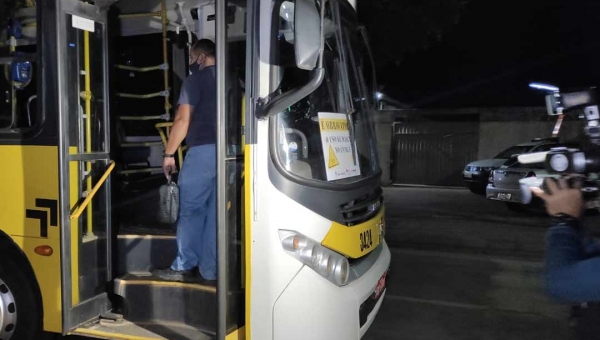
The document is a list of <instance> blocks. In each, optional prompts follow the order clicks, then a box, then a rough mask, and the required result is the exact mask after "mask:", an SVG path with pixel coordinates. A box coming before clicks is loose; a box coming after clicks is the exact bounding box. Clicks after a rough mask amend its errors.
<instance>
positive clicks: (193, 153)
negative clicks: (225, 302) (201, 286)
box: [171, 144, 217, 280]
mask: <svg viewBox="0 0 600 340" xmlns="http://www.w3.org/2000/svg"><path fill="white" fill-rule="evenodd" d="M216 175H217V163H216V146H215V145H214V144H210V145H200V146H194V147H192V148H190V149H189V150H188V152H187V154H186V156H185V160H184V161H183V167H182V169H181V173H180V174H179V183H178V185H179V195H180V196H179V221H178V225H177V248H178V253H177V258H176V259H175V261H173V264H172V265H171V269H173V270H188V269H192V268H194V267H196V266H198V268H199V269H200V274H201V275H202V277H203V278H204V279H206V280H216V278H217V220H216V218H217V209H216V208H217V187H216V183H217V182H216Z"/></svg>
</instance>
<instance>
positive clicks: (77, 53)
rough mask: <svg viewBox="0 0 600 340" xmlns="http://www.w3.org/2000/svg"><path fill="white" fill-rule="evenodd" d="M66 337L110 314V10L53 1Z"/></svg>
mask: <svg viewBox="0 0 600 340" xmlns="http://www.w3.org/2000/svg"><path fill="white" fill-rule="evenodd" d="M56 4H57V6H58V8H57V18H56V20H57V32H56V33H57V35H56V37H57V38H58V51H57V55H58V60H57V63H58V93H59V133H60V139H59V177H60V178H59V185H60V214H59V215H60V226H61V250H62V251H61V267H62V274H61V275H62V277H61V279H62V291H61V293H62V310H63V332H65V333H66V332H69V331H70V330H72V329H74V328H76V327H77V326H78V325H81V324H82V323H85V322H87V321H89V320H91V319H94V318H96V317H98V316H99V315H100V314H102V313H105V312H108V311H110V309H111V304H110V301H109V298H108V294H107V283H108V282H109V281H110V280H111V279H112V278H111V275H112V268H111V261H112V260H111V248H112V246H111V236H112V235H111V219H110V217H111V204H110V181H109V180H108V177H109V176H110V173H111V171H112V169H113V168H114V162H112V161H111V160H110V157H109V155H110V150H109V145H110V143H109V140H110V139H109V117H108V112H109V111H108V105H109V104H108V79H107V78H108V76H107V74H108V72H107V65H108V60H107V55H108V53H107V32H106V25H107V13H106V9H102V8H98V7H97V6H94V5H90V4H86V3H83V2H81V1H76V0H61V1H57V2H56Z"/></svg>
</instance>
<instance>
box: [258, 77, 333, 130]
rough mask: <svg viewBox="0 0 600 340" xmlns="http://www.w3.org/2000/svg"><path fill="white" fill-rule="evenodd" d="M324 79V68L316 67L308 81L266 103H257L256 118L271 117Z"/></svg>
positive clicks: (297, 100) (310, 90)
mask: <svg viewBox="0 0 600 340" xmlns="http://www.w3.org/2000/svg"><path fill="white" fill-rule="evenodd" d="M323 79H325V69H324V68H322V67H321V68H316V69H314V70H312V71H311V77H310V81H309V82H308V83H306V84H305V85H303V86H302V87H299V88H295V89H293V90H290V91H288V92H286V93H282V94H280V95H278V96H277V97H275V98H273V99H272V100H271V101H269V102H268V103H267V104H263V105H261V104H258V107H257V110H256V118H258V119H262V118H268V117H272V116H274V115H276V114H278V113H280V112H282V111H283V110H285V109H287V108H288V107H290V106H292V105H293V104H295V103H297V102H299V101H300V100H301V99H302V98H304V97H306V96H308V95H309V94H311V93H312V92H313V91H315V90H316V89H318V88H319V86H321V83H322V82H323Z"/></svg>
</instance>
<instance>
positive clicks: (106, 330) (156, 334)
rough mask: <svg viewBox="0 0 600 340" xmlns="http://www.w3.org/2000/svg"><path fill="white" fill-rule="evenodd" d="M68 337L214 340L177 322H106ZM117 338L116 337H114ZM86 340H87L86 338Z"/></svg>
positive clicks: (77, 330) (98, 321) (74, 331)
mask: <svg viewBox="0 0 600 340" xmlns="http://www.w3.org/2000/svg"><path fill="white" fill-rule="evenodd" d="M69 334H70V335H80V336H90V337H94V338H96V337H101V338H103V339H129V338H131V339H148V340H214V339H215V336H214V335H212V334H207V333H203V332H202V331H201V330H199V329H197V328H194V327H191V326H188V325H186V324H182V323H179V322H168V323H163V322H147V323H146V322H144V323H141V322H139V323H133V322H131V321H129V320H123V321H122V322H119V323H115V322H111V321H106V320H102V319H100V320H96V321H95V322H91V323H87V324H84V325H81V326H80V327H79V328H77V329H75V330H73V331H72V332H70V333H69ZM116 336H118V337H116ZM86 339H87V338H86Z"/></svg>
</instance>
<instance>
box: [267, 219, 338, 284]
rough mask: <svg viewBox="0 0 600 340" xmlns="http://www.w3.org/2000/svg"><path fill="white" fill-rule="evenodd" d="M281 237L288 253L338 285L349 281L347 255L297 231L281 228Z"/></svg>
mask: <svg viewBox="0 0 600 340" xmlns="http://www.w3.org/2000/svg"><path fill="white" fill-rule="evenodd" d="M279 238H280V239H281V245H282V246H283V249H284V250H285V252H286V253H288V255H290V256H292V257H294V258H295V259H297V260H298V261H300V262H302V263H303V264H304V265H306V266H307V267H309V268H311V269H312V270H314V271H315V272H317V273H318V274H319V275H321V276H322V277H324V278H325V279H327V280H329V281H330V282H332V283H334V284H336V285H338V286H344V285H346V284H347V283H348V278H349V276H350V263H349V262H348V259H347V258H346V257H345V256H342V255H341V254H338V253H336V252H334V251H332V250H330V249H327V248H325V247H323V246H322V245H321V244H319V243H318V242H315V241H313V240H311V239H310V238H308V237H306V236H304V235H302V234H300V233H298V232H296V231H292V230H279Z"/></svg>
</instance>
